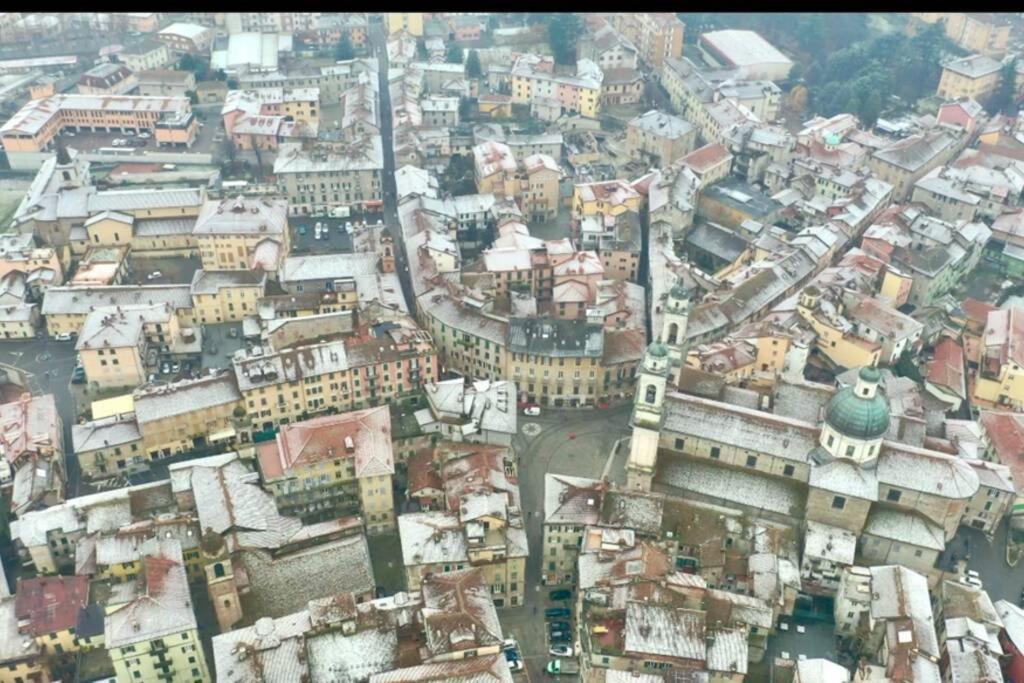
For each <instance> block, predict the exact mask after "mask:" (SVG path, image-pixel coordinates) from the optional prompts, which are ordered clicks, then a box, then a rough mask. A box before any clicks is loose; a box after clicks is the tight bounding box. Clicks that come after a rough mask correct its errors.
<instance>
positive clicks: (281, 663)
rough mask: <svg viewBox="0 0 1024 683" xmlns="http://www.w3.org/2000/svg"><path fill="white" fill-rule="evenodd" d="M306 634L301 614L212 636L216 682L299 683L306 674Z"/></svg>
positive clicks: (307, 620) (268, 619) (305, 614)
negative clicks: (260, 682)
mask: <svg viewBox="0 0 1024 683" xmlns="http://www.w3.org/2000/svg"><path fill="white" fill-rule="evenodd" d="M309 630H310V618H309V611H308V610H302V611H300V612H296V613H294V614H289V615H287V616H284V617H280V618H278V619H273V618H271V617H264V618H261V619H258V620H257V621H256V623H255V624H253V625H252V626H249V627H246V628H238V629H234V630H232V631H227V632H225V633H222V634H220V635H217V636H214V637H213V658H214V668H215V669H216V671H217V680H219V681H223V682H224V683H249V682H250V681H254V680H260V679H263V680H265V681H267V682H268V683H272V682H275V681H281V682H282V683H283V682H284V681H297V680H301V679H302V678H303V677H304V676H308V673H309V660H308V658H307V656H306V648H305V637H304V636H305V634H306V632H307V631H309ZM328 678H330V677H328Z"/></svg>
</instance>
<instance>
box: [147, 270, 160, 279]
mask: <svg viewBox="0 0 1024 683" xmlns="http://www.w3.org/2000/svg"><path fill="white" fill-rule="evenodd" d="M163 276H164V274H163V273H161V272H160V271H159V270H154V271H153V272H152V273H150V274H149V275H147V276H146V279H147V280H155V279H157V278H158V277H163Z"/></svg>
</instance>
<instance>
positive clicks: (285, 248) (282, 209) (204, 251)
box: [192, 196, 290, 274]
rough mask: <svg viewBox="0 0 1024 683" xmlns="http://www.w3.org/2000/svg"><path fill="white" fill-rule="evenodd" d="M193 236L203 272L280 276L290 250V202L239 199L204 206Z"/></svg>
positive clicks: (228, 199) (227, 199)
mask: <svg viewBox="0 0 1024 683" xmlns="http://www.w3.org/2000/svg"><path fill="white" fill-rule="evenodd" d="M192 234H193V235H195V237H196V242H197V244H198V246H199V256H200V258H201V259H202V264H203V269H204V270H208V271H218V270H229V271H230V270H255V269H257V268H259V269H262V270H263V271H264V272H267V273H272V274H276V273H277V271H278V269H279V268H280V265H281V263H282V261H283V259H284V257H285V256H287V254H288V252H289V250H290V246H289V245H290V232H289V229H288V202H287V201H286V200H284V199H273V198H271V199H266V198H262V199H261V198H247V197H243V196H238V197H234V198H224V199H221V200H219V201H218V200H210V201H207V202H205V203H204V204H203V208H202V210H201V211H200V212H199V216H198V217H197V218H196V222H195V226H194V227H193V228H192Z"/></svg>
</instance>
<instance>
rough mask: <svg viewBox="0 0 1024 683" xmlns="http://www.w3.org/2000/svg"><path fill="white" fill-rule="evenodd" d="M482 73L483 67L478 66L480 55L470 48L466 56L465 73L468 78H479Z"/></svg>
mask: <svg viewBox="0 0 1024 683" xmlns="http://www.w3.org/2000/svg"><path fill="white" fill-rule="evenodd" d="M483 74H484V70H483V67H481V66H480V55H479V54H477V51H476V50H470V51H469V54H468V55H467V56H466V75H467V76H469V77H470V78H480V77H481V76H483Z"/></svg>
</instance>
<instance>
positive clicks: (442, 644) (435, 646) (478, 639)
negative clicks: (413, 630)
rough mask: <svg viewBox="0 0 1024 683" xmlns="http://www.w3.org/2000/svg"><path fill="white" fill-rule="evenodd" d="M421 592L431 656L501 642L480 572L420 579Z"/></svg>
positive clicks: (448, 574) (492, 607)
mask: <svg viewBox="0 0 1024 683" xmlns="http://www.w3.org/2000/svg"><path fill="white" fill-rule="evenodd" d="M453 561H454V558H453ZM422 591H423V611H422V620H423V630H424V633H425V635H426V640H427V642H426V647H427V651H428V652H429V653H430V655H431V656H434V657H438V656H442V655H445V654H447V653H449V652H452V651H457V650H462V649H465V648H466V647H468V646H471V647H488V646H492V645H497V644H499V643H501V641H502V639H503V636H502V632H501V623H500V622H499V620H498V612H497V610H495V608H494V600H493V599H492V598H491V591H490V586H489V585H488V584H487V582H486V581H485V580H484V574H483V571H482V570H480V569H462V570H458V571H453V572H445V573H443V574H442V573H439V574H433V575H431V576H429V577H426V578H424V580H423V585H422Z"/></svg>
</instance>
